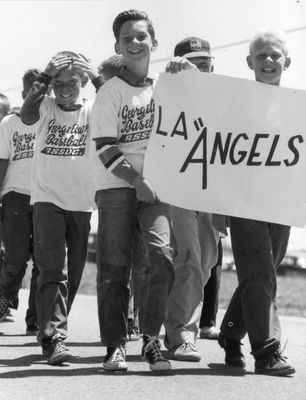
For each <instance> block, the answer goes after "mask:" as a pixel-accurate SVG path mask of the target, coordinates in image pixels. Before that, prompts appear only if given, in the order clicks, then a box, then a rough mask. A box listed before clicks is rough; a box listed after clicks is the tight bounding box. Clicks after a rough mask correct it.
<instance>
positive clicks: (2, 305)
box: [0, 296, 12, 322]
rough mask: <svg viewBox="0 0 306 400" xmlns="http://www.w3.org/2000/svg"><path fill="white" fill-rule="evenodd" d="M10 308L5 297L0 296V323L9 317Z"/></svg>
mask: <svg viewBox="0 0 306 400" xmlns="http://www.w3.org/2000/svg"><path fill="white" fill-rule="evenodd" d="M11 306H12V303H11V301H10V300H7V299H6V298H5V297H3V296H0V322H2V321H4V320H5V318H6V317H7V316H8V315H9V312H10V310H9V307H11Z"/></svg>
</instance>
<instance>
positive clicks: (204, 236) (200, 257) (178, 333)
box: [164, 37, 219, 361]
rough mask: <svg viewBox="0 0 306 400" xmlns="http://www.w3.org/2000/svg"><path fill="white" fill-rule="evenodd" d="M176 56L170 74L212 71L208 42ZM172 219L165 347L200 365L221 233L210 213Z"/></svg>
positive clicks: (186, 42) (187, 43)
mask: <svg viewBox="0 0 306 400" xmlns="http://www.w3.org/2000/svg"><path fill="white" fill-rule="evenodd" d="M174 56H175V58H174V59H173V60H172V61H170V63H169V64H168V65H167V69H166V71H167V72H177V71H179V70H180V69H181V68H182V65H183V64H184V62H187V63H191V64H193V65H195V66H196V67H197V69H198V71H200V72H212V71H213V64H212V55H211V53H210V45H209V43H208V42H207V41H206V40H203V39H200V38H197V37H188V38H186V39H183V40H182V41H180V42H179V43H178V44H177V45H176V47H175V49H174ZM182 57H183V58H182ZM186 59H187V60H188V61H186ZM184 60H185V61H184ZM171 218H172V224H173V231H174V236H175V241H176V245H177V255H176V257H175V260H174V267H175V281H174V284H173V287H172V291H171V293H170V295H169V298H168V303H167V309H166V318H165V329H166V336H165V341H164V343H165V346H166V347H167V348H168V349H169V351H170V355H171V358H173V359H174V360H178V361H200V360H201V356H200V354H199V352H198V351H197V349H196V347H195V343H196V338H197V334H198V326H199V322H200V318H201V311H202V305H203V301H202V300H203V288H204V286H205V285H206V283H207V281H208V280H209V277H210V270H211V268H212V267H214V265H215V264H216V261H217V258H218V241H219V232H218V231H217V230H216V229H215V227H214V226H213V223H212V214H209V213H205V212H199V211H193V210H188V209H185V208H181V207H176V206H174V205H172V206H171Z"/></svg>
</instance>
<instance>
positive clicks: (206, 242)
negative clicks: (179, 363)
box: [165, 206, 219, 348]
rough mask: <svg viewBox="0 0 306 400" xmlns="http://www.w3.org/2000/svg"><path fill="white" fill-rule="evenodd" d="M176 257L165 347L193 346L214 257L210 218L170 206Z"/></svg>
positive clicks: (215, 248) (215, 244)
mask: <svg viewBox="0 0 306 400" xmlns="http://www.w3.org/2000/svg"><path fill="white" fill-rule="evenodd" d="M171 216H172V222H173V232H174V236H175V241H176V246H177V248H176V251H177V254H176V256H175V259H174V267H175V282H174V285H173V288H172V291H171V293H170V296H169V299H168V303H167V309H166V318H165V328H166V339H165V345H166V347H168V348H172V347H175V346H178V345H181V344H183V343H184V342H191V343H193V344H194V343H195V341H196V337H197V334H198V326H199V322H200V317H201V311H202V305H203V289H204V286H205V284H206V283H207V281H208V279H209V276H210V269H211V268H212V267H213V266H214V265H215V264H216V261H217V256H218V241H219V232H218V231H217V230H216V229H215V228H214V226H213V224H212V215H211V214H209V213H203V212H198V211H191V210H186V209H184V208H180V207H175V206H171Z"/></svg>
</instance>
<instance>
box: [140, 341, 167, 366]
mask: <svg viewBox="0 0 306 400" xmlns="http://www.w3.org/2000/svg"><path fill="white" fill-rule="evenodd" d="M149 352H150V356H152V358H153V359H154V360H155V361H157V360H160V359H163V356H162V354H161V351H160V343H159V340H158V339H157V338H156V337H154V336H152V337H151V338H150V339H149V341H148V343H147V344H146V345H145V347H144V349H143V355H144V356H145V357H146V356H147V354H148V353H149Z"/></svg>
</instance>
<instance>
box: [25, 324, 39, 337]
mask: <svg viewBox="0 0 306 400" xmlns="http://www.w3.org/2000/svg"><path fill="white" fill-rule="evenodd" d="M37 335H38V326H37V325H36V324H31V325H27V329H26V336H37Z"/></svg>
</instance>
